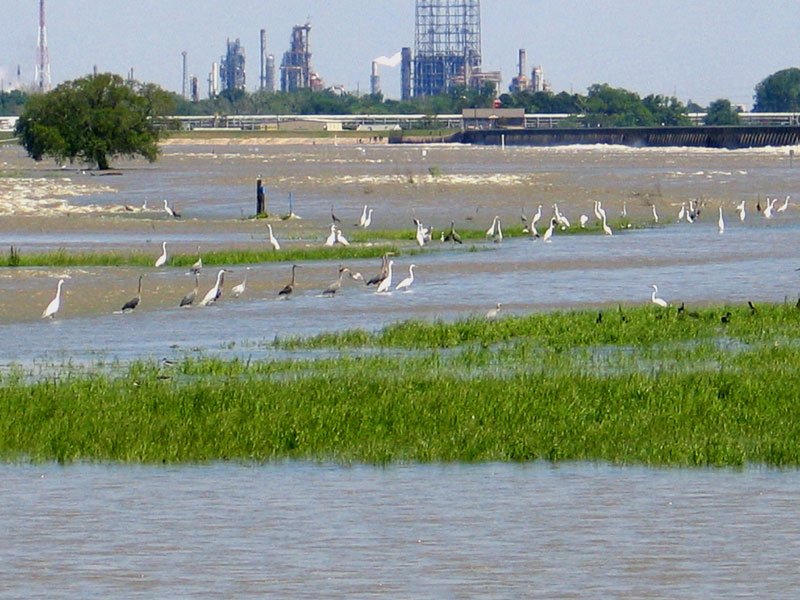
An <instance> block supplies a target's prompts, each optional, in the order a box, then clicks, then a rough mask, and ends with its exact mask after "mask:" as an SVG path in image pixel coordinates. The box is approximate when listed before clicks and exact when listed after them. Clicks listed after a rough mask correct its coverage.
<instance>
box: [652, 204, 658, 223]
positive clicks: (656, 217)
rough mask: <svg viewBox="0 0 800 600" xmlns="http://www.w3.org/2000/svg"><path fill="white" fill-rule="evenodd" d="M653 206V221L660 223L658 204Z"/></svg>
mask: <svg viewBox="0 0 800 600" xmlns="http://www.w3.org/2000/svg"><path fill="white" fill-rule="evenodd" d="M652 208H653V222H654V223H658V213H657V212H656V205H655V204H653V205H652Z"/></svg>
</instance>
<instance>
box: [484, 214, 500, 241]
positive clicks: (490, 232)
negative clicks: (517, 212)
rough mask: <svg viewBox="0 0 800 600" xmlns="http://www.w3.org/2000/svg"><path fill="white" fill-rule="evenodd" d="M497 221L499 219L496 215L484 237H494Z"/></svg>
mask: <svg viewBox="0 0 800 600" xmlns="http://www.w3.org/2000/svg"><path fill="white" fill-rule="evenodd" d="M499 219H500V217H498V216H497V215H495V216H494V219H492V225H491V226H490V227H489V229H487V230H486V237H494V235H495V232H496V231H497V221H498V220H499Z"/></svg>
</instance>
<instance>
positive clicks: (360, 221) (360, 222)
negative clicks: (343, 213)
mask: <svg viewBox="0 0 800 600" xmlns="http://www.w3.org/2000/svg"><path fill="white" fill-rule="evenodd" d="M366 220H367V205H366V204H365V205H364V210H362V211H361V216H360V217H359V219H358V223H356V226H358V227H363V226H364V222H365V221H366Z"/></svg>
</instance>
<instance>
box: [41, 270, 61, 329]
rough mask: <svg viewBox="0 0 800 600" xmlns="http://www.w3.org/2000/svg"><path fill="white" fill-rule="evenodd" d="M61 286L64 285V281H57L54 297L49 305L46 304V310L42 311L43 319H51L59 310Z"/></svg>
mask: <svg viewBox="0 0 800 600" xmlns="http://www.w3.org/2000/svg"><path fill="white" fill-rule="evenodd" d="M63 285H64V280H63V279H59V280H58V287H57V289H56V297H55V298H53V299H52V300H50V304H48V305H47V308H45V309H44V312H43V313H42V318H43V319H47V318H50V319H52V318H53V317H54V316H55V314H56V313H57V312H58V311H59V309H60V308H61V286H63Z"/></svg>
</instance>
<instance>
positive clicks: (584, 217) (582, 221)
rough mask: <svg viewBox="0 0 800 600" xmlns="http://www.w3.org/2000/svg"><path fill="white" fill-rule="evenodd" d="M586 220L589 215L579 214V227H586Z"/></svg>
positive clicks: (587, 220)
mask: <svg viewBox="0 0 800 600" xmlns="http://www.w3.org/2000/svg"><path fill="white" fill-rule="evenodd" d="M588 222H589V217H587V216H586V215H581V218H580V224H581V229H586V223H588Z"/></svg>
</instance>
